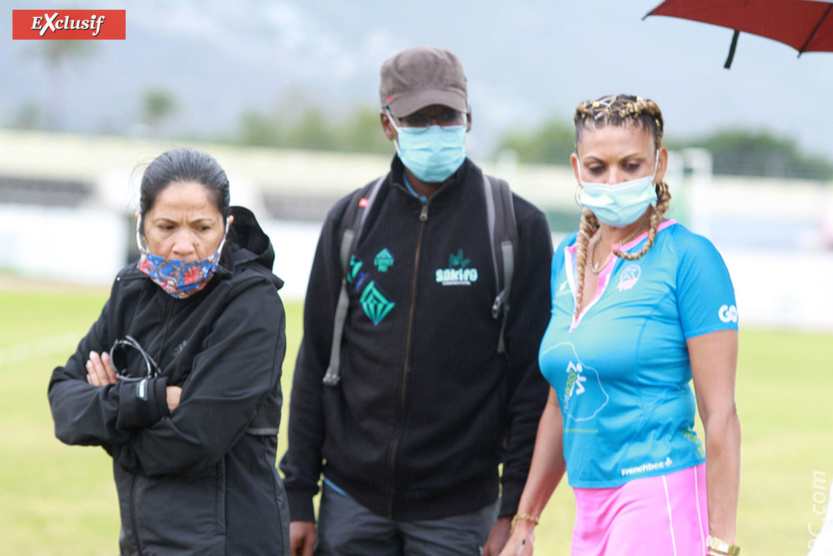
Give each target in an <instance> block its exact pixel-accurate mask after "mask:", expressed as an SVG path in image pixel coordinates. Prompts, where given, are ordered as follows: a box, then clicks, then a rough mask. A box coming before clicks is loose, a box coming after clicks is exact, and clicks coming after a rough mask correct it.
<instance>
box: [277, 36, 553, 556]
mask: <svg viewBox="0 0 833 556" xmlns="http://www.w3.org/2000/svg"><path fill="white" fill-rule="evenodd" d="M379 93H380V100H381V105H382V111H381V116H380V117H381V123H382V128H383V130H384V132H385V135H386V136H387V137H388V139H390V140H391V141H393V143H394V145H395V147H396V153H397V154H396V156H394V158H393V161H392V163H391V168H390V172H389V173H388V174H386V175H385V176H383V177H382V178H379V179H376V180H373V181H371V182H370V183H369V184H367V185H366V186H365V187H364V188H362V189H360V190H358V191H357V192H354V193H353V194H351V195H348V196H347V197H345V198H344V199H342V200H341V201H339V202H338V203H337V204H336V205H335V206H334V207H333V209H332V210H331V211H330V213H329V215H328V217H327V220H326V222H325V223H324V227H323V229H322V232H321V237H320V240H319V244H318V249H317V251H316V254H315V260H314V262H313V268H312V273H311V275H310V281H309V286H308V290H307V298H306V305H305V308H304V339H303V342H302V344H301V349H300V352H299V354H298V360H297V364H296V368H295V377H294V383H293V388H292V401H291V404H290V418H289V448H288V450H287V453H286V455H285V456H284V458H283V459H282V461H281V470H282V471H283V472H284V474H285V477H286V481H285V487H286V491H287V495H288V499H289V503H290V515H291V521H292V525H291V528H290V536H291V544H292V554H293V555H294V554H298V555H311V554H313V546H314V545H315V554H339V555H340V554H354V555H360V556H374V555H385V556H386V555H391V556H394V555H430V556H445V555H449V556H450V555H471V554H481V553H483V554H497V553H498V552H500V549H501V548H502V547H503V544H504V543H505V541H506V539H507V538H508V536H509V529H510V523H511V521H512V518H513V516H514V515H515V512H516V509H517V505H518V500H519V498H520V495H521V491H522V490H523V486H524V483H525V482H526V477H527V473H528V470H529V463H530V459H531V456H532V449H533V445H534V441H535V433H536V430H537V425H538V418H539V417H540V414H541V411H542V409H543V406H544V403H545V401H546V397H547V394H548V387H547V385H546V383H545V382H544V381H543V378H542V376H541V374H540V371H539V369H538V359H537V358H538V346H539V344H540V341H541V337H542V336H543V333H544V330H545V329H546V327H547V324H548V321H549V307H550V300H549V266H550V260H551V256H552V244H551V241H550V231H549V227H548V225H547V222H546V218H545V217H544V215H543V213H541V211H539V210H538V209H536V208H535V207H534V206H532V205H531V204H530V203H528V202H527V201H525V200H524V199H522V198H520V197H518V196H517V195H514V194H512V193H511V192H509V189H508V187H507V186H506V184H505V182H502V181H501V180H497V179H495V178H491V177H487V176H485V175H484V174H483V173H482V171H481V170H480V168H479V167H478V166H476V165H475V164H474V163H473V162H471V161H470V160H469V159H468V158H467V157H466V152H465V141H466V134H467V132H468V131H469V130H470V129H471V122H472V120H471V110H470V108H469V104H468V94H467V88H466V77H465V74H464V73H463V67H462V65H461V64H460V60H459V59H458V58H457V56H455V55H454V54H452V53H451V52H448V51H447V50H443V49H439V48H427V47H417V48H410V49H408V50H405V51H403V52H400V53H399V54H397V55H395V56H393V57H392V58H390V59H389V60H387V61H386V62H385V63H384V64H383V65H382V70H381V86H380V88H379ZM510 286H511V288H510ZM500 464H503V467H502V473H499V466H500ZM322 475H323V487H322V497H321V504H320V508H319V516H318V517H319V521H318V529H317V531H316V528H315V513H314V505H313V497H314V496H315V494H316V493H317V492H318V485H319V480H320V479H321V477H322ZM522 518H523V519H528V518H530V516H523V517H522Z"/></svg>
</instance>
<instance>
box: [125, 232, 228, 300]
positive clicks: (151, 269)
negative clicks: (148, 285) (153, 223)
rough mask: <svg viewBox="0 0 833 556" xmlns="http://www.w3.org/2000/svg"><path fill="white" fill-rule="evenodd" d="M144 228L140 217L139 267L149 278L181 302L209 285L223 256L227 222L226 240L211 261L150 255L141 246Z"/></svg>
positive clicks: (137, 234)
mask: <svg viewBox="0 0 833 556" xmlns="http://www.w3.org/2000/svg"><path fill="white" fill-rule="evenodd" d="M141 225H142V219H141V218H138V219H137V222H136V243H137V245H138V246H139V253H140V257H139V263H138V264H137V265H136V267H137V268H138V269H139V270H140V271H142V272H144V273H145V274H147V275H148V276H150V279H151V280H153V281H154V282H155V283H156V284H157V285H158V286H159V287H160V288H162V289H163V290H165V292H167V294H168V295H170V296H172V297H176V298H178V299H185V298H186V297H190V296H192V295H194V294H195V293H197V292H198V291H200V290H202V289H203V288H204V287H205V286H206V285H208V282H209V281H210V280H211V278H212V277H213V276H214V273H215V272H216V271H217V265H218V264H219V263H220V254H221V253H222V251H223V245H224V244H225V243H226V236H227V235H228V220H226V230H225V233H223V239H222V241H220V245H219V246H218V247H217V250H216V251H215V252H214V254H213V255H212V256H210V257H208V258H205V259H197V260H195V261H184V260H179V259H166V258H165V257H160V256H159V255H154V254H153V253H149V252H148V250H147V247H145V246H144V245H142V241H141V232H140V230H141Z"/></svg>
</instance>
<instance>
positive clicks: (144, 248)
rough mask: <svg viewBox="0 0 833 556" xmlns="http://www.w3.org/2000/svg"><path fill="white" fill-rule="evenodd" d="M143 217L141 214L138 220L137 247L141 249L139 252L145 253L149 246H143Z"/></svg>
mask: <svg viewBox="0 0 833 556" xmlns="http://www.w3.org/2000/svg"><path fill="white" fill-rule="evenodd" d="M141 230H142V215H141V214H140V215H139V217H138V218H137V219H136V247H138V248H139V252H140V253H143V252H145V251H147V246H143V245H142V232H141Z"/></svg>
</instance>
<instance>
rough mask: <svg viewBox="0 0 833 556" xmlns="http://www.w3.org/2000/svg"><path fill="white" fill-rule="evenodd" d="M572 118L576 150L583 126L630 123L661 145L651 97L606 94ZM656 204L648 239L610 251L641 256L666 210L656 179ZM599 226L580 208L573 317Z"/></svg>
mask: <svg viewBox="0 0 833 556" xmlns="http://www.w3.org/2000/svg"><path fill="white" fill-rule="evenodd" d="M573 122H574V123H575V126H576V137H575V139H576V152H578V144H579V142H580V141H581V135H582V133H583V132H584V131H585V130H587V129H598V128H602V127H607V126H628V125H630V126H634V127H636V128H639V129H644V130H647V131H649V132H650V133H651V135H652V136H653V138H654V146H655V148H657V149H659V148H660V147H661V146H662V132H663V128H664V122H663V119H662V111H661V110H660V109H659V106H657V103H655V102H654V101H652V100H647V99H643V98H642V97H637V96H632V95H610V96H605V97H602V98H599V99H597V100H588V101H585V102H582V103H581V104H579V105H578V108H576V113H575V116H573ZM656 190H657V204H656V207H655V208H654V211H653V213H651V220H650V226H649V228H648V239H647V240H646V241H645V245H644V246H643V247H642V250H641V251H639V252H638V253H624V252H622V251H620V250H619V249H616V248H615V247H614V248H612V249H611V251H612V253H613V254H614V255H616V256H617V257H619V258H620V259H625V260H628V261H635V260H637V259H639V258H641V257H642V256H643V255H645V253H647V252H648V250H649V249H651V247H652V246H653V245H654V241H655V240H656V237H657V228H658V227H659V225H660V223H661V222H662V218H663V215H664V214H665V211H667V210H668V207H669V204H670V201H671V193H670V192H669V191H668V184H666V183H665V182H660V183H658V184H656ZM598 229H599V221H598V220H597V219H596V216H595V215H594V214H593V211H591V210H590V209H588V208H584V210H583V211H582V214H581V221H580V222H579V231H578V237H577V238H576V312H575V317H576V318H578V316H579V315H580V314H581V306H582V297H583V294H584V270H585V266H586V262H587V245H588V244H589V243H590V238H591V237H593V235H594V234H595V233H596V231H597V230H598Z"/></svg>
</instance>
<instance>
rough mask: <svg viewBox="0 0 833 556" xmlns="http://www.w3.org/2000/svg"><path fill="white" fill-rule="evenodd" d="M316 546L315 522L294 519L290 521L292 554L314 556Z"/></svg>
mask: <svg viewBox="0 0 833 556" xmlns="http://www.w3.org/2000/svg"><path fill="white" fill-rule="evenodd" d="M313 548H315V522H313V521H292V522H290V523H289V554H290V556H312V549H313Z"/></svg>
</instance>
